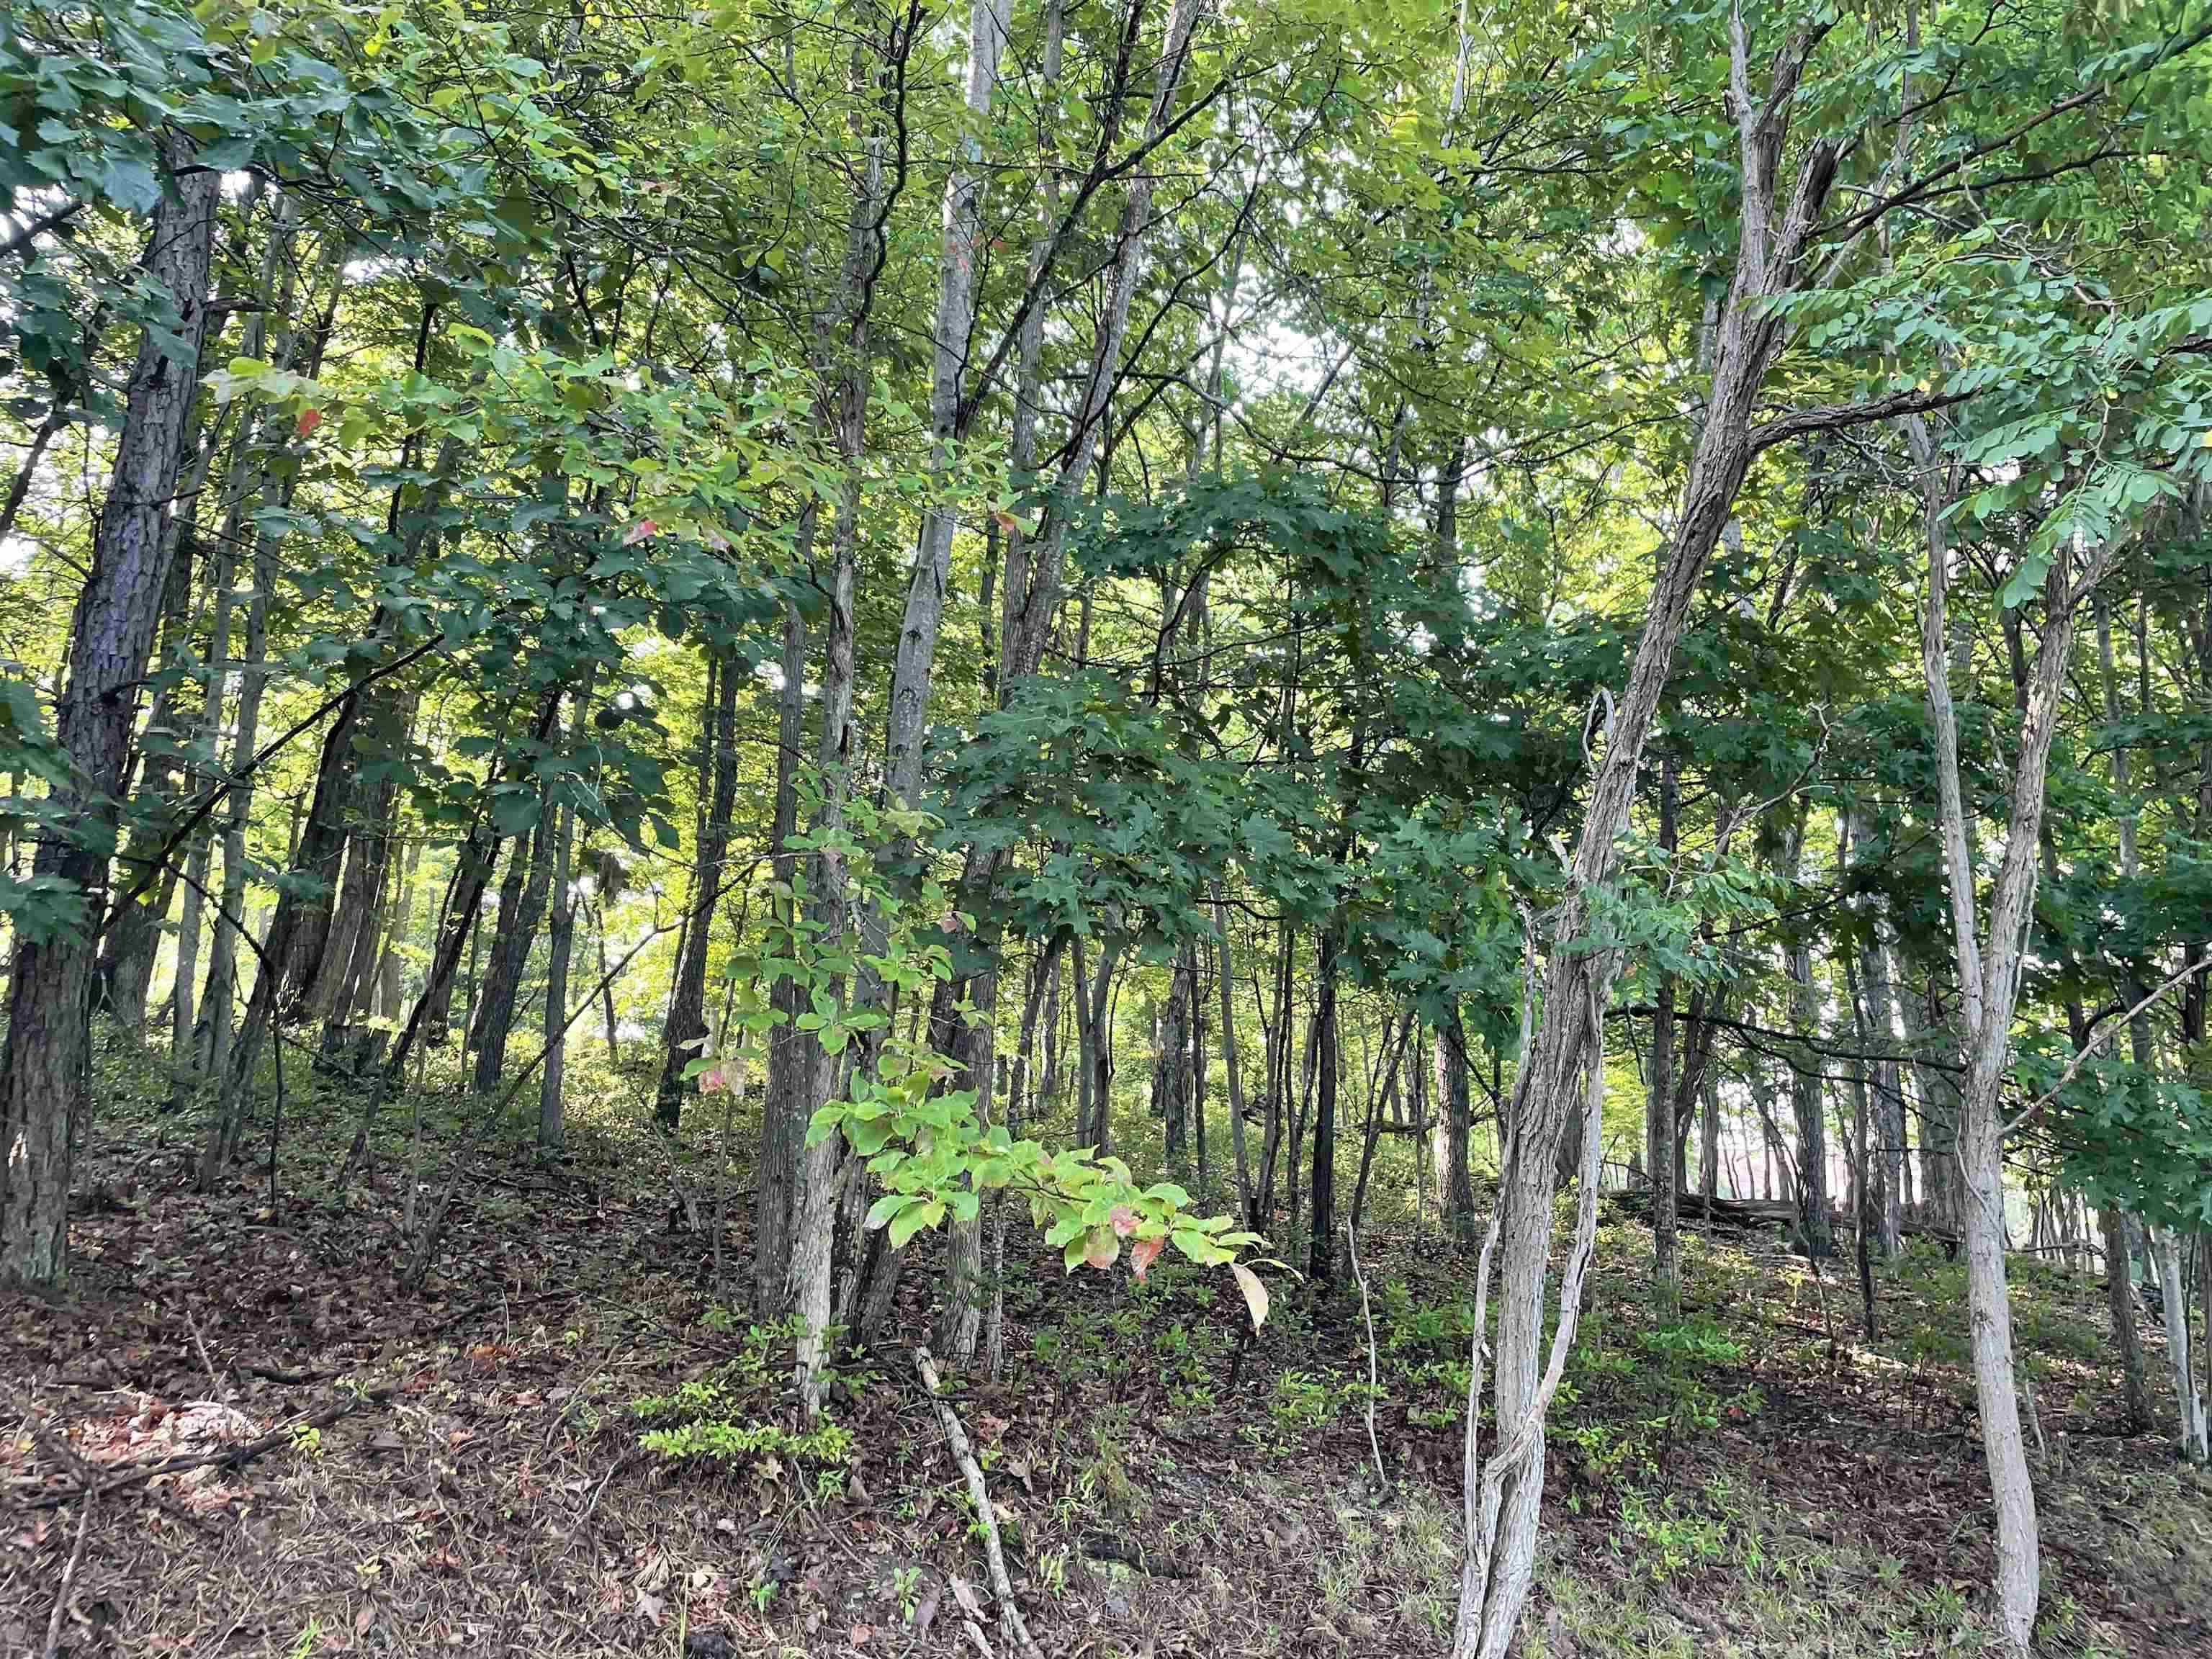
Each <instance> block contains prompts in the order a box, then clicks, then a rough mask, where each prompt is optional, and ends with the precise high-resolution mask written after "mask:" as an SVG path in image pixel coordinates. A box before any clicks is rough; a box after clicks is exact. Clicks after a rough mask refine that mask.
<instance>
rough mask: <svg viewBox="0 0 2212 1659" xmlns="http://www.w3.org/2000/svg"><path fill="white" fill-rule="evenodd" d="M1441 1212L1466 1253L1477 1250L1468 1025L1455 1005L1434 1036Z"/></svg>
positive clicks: (1448, 1231)
mask: <svg viewBox="0 0 2212 1659" xmlns="http://www.w3.org/2000/svg"><path fill="white" fill-rule="evenodd" d="M1436 1074H1437V1087H1436V1097H1437V1098H1436V1121H1437V1129H1436V1136H1437V1139H1436V1153H1437V1176H1436V1179H1437V1215H1438V1216H1439V1217H1440V1218H1442V1220H1443V1228H1444V1231H1445V1233H1446V1234H1447V1235H1448V1236H1449V1237H1450V1239H1451V1241H1452V1243H1454V1244H1455V1246H1457V1247H1458V1248H1459V1249H1462V1250H1470V1249H1474V1242H1475V1236H1474V1180H1473V1177H1472V1176H1471V1175H1470V1174H1469V1172H1468V1157H1469V1150H1468V1140H1469V1139H1470V1138H1471V1136H1472V1133H1473V1129H1474V1100H1473V1097H1472V1094H1471V1092H1470V1091H1469V1089H1468V1052H1467V1026H1466V1024H1465V1023H1464V1022H1463V1021H1462V1018H1461V1016H1460V1011H1459V1007H1458V1006H1457V1005H1456V1004H1455V1005H1454V1006H1452V1008H1451V1009H1450V1011H1449V1012H1448V1013H1447V1014H1446V1015H1445V1017H1444V1018H1443V1019H1442V1020H1441V1021H1439V1022H1438V1023H1437V1031H1436Z"/></svg>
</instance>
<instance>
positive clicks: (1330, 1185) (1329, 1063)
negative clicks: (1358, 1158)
mask: <svg viewBox="0 0 2212 1659" xmlns="http://www.w3.org/2000/svg"><path fill="white" fill-rule="evenodd" d="M1337 949H1338V946H1337V939H1336V933H1335V930H1334V928H1324V929H1323V930H1322V936H1321V948H1320V950H1319V951H1318V952H1317V953H1316V963H1315V973H1316V976H1317V977H1318V979H1319V981H1320V997H1321V1006H1320V1007H1319V1008H1318V1009H1317V1010H1316V1017H1315V1020H1314V1029H1315V1030H1316V1033H1317V1034H1318V1035H1317V1037H1316V1042H1315V1048H1316V1063H1317V1064H1318V1066H1319V1068H1320V1073H1321V1075H1320V1079H1319V1081H1320V1088H1319V1090H1318V1091H1317V1096H1318V1098H1317V1099H1316V1103H1315V1105H1314V1143H1313V1237H1312V1240H1311V1242H1310V1246H1309V1249H1308V1252H1307V1271H1308V1272H1310V1273H1311V1274H1312V1276H1313V1278H1314V1279H1315V1280H1316V1282H1317V1283H1319V1284H1322V1285H1326V1284H1328V1283H1329V1282H1330V1281H1331V1280H1332V1279H1334V1278H1335V1277H1336V1090H1337V1074H1338V1070H1339V1067H1340V1052H1339V1051H1340V1047H1341V1038H1340V1033H1339V1031H1338V1026H1337V1008H1338V999H1337V984H1336V957H1337Z"/></svg>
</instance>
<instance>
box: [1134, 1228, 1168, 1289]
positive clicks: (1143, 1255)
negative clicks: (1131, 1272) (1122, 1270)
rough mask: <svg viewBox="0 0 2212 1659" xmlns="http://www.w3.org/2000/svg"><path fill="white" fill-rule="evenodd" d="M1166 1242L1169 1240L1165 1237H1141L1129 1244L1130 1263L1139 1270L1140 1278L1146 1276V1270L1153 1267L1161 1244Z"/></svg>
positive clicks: (1138, 1275)
mask: <svg viewBox="0 0 2212 1659" xmlns="http://www.w3.org/2000/svg"><path fill="white" fill-rule="evenodd" d="M1164 1243H1167V1240H1166V1239H1165V1238H1164V1237H1162V1238H1140V1239H1139V1240H1138V1241H1137V1242H1136V1243H1133V1244H1132V1245H1131V1246H1129V1265H1130V1266H1131V1267H1134V1268H1135V1269H1136V1270H1137V1277H1138V1278H1139V1279H1142V1278H1144V1276H1145V1273H1146V1269H1148V1268H1149V1267H1151V1266H1152V1262H1153V1261H1154V1260H1155V1259H1157V1258H1158V1255H1159V1253H1160V1246H1162V1245H1163V1244H1164Z"/></svg>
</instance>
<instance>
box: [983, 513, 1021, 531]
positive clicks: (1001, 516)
mask: <svg viewBox="0 0 2212 1659" xmlns="http://www.w3.org/2000/svg"><path fill="white" fill-rule="evenodd" d="M991 516H992V517H993V518H994V519H996V520H998V521H999V528H1000V529H1001V530H1003V531H1005V532H1006V534H1008V535H1009V536H1015V535H1019V534H1020V533H1021V528H1022V521H1021V520H1019V519H1017V518H1016V517H1015V516H1014V515H1013V514H1012V513H993V514H992V515H991Z"/></svg>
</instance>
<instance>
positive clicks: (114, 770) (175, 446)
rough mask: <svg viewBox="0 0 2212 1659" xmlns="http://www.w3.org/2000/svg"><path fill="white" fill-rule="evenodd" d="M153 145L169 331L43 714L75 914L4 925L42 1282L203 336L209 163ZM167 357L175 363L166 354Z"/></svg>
mask: <svg viewBox="0 0 2212 1659" xmlns="http://www.w3.org/2000/svg"><path fill="white" fill-rule="evenodd" d="M164 143H165V152H166V153H165V155H164V158H163V159H164V162H165V166H166V169H167V173H168V174H169V177H168V179H167V180H166V182H165V188H164V192H163V196H162V199H161V205H160V206H159V207H158V208H156V209H155V213H154V221H153V234H152V237H151V239H150V240H149V245H148V251H147V254H146V259H145V271H146V275H147V277H148V280H149V284H150V285H151V286H152V287H153V288H154V289H157V290H159V291H160V292H161V293H162V294H164V295H167V297H168V298H169V300H170V301H172V302H173V305H174V307H175V309H176V314H177V319H178V327H177V329H176V330H175V331H174V333H173V334H172V332H171V331H169V330H167V328H162V327H157V326H155V325H149V326H148V328H147V329H146V331H145V332H144V334H143V337H142V339H141V341H140V343H139V348H138V356H137V362H135V363H134V365H133V366H132V368H131V379H130V381H129V383H128V385H127V386H126V389H125V398H124V410H123V426H122V432H121V435H120V436H119V437H118V440H117V442H116V447H115V465H114V469H113V471H112V473H111V474H110V476H109V479H108V486H107V496H106V502H105V504H104V506H103V507H102V508H101V512H100V527H99V530H98V532H97V533H96V535H95V536H94V542H93V557H92V571H91V574H90V576H89V578H88V580H87V581H86V584H85V586H84V590H83V592H82V597H81V598H80V599H79V601H78V605H77V609H76V621H75V625H74V627H73V628H72V629H71V630H70V658H69V678H68V682H67V684H66V685H65V686H64V689H63V691H62V694H61V699H60V707H59V709H58V717H57V719H56V722H55V728H56V737H57V738H58V742H59V744H60V746H61V747H62V749H63V750H64V751H66V752H67V754H68V755H69V757H70V763H71V766H72V769H73V770H74V771H75V773H76V780H77V781H76V783H75V784H74V785H73V786H72V787H70V788H66V789H58V790H56V791H55V792H54V799H53V805H54V807H55V809H56V811H57V812H58V813H59V814H61V815H63V816H64V818H66V817H70V816H75V817H78V818H80V819H82V821H83V822H84V823H86V825H87V826H88V829H89V831H90V833H88V834H86V835H82V836H71V837H70V839H69V840H68V841H66V842H46V843H45V844H42V845H41V846H40V848H39V851H38V856H37V860H36V863H35V866H34V868H35V871H36V872H37V873H38V874H39V875H41V876H48V877H52V878H57V879H58V880H59V881H61V882H63V883H64V884H67V886H68V887H69V888H70V889H71V890H74V891H75V892H76V894H78V895H80V896H82V901H83V902H84V904H85V906H86V918H85V921H83V922H82V924H81V925H80V927H77V928H76V929H70V930H64V931H62V932H58V933H55V934H54V935H53V936H52V937H50V938H46V939H33V938H28V937H25V936H22V935H20V934H19V935H18V937H17V942H16V945H15V960H14V963H13V965H12V967H11V969H10V971H9V981H8V1038H7V1046H6V1049H5V1051H4V1058H3V1059H0V1146H4V1147H5V1148H6V1149H7V1156H6V1157H5V1158H4V1160H0V1277H5V1278H7V1279H12V1280H15V1281H17V1282H20V1283H24V1284H32V1285H58V1284H60V1283H61V1282H62V1280H63V1279H64V1276H65V1275H66V1273H67V1270H68V1259H69V1190H70V1173H71V1168H70V1166H71V1159H72V1156H73V1149H74V1147H75V1146H76V1144H77V1143H78V1142H79V1141H81V1140H82V1139H83V1138H84V1134H85V1132H86V1127H87V1123H86V1121H85V1120H86V1118H87V1116H88V1107H86V1106H85V1105H84V1104H83V1100H82V1088H83V1084H84V1078H85V1072H86V1068H87V1065H88V1060H89V1058H90V1056H89V1053H88V1026H87V1008H88V999H89V997H90V995H91V993H92V977H93V969H94V964H95V956H94V952H95V949H96V945H95V942H94V939H92V938H91V937H90V934H89V929H90V927H91V925H92V922H91V919H92V917H94V916H96V915H98V914H99V902H100V901H99V895H100V891H101V890H102V888H103V887H104V886H105V884H106V879H107V858H106V854H105V853H103V852H102V851H101V850H100V848H101V847H102V846H103V845H112V839H111V838H112V835H113V833H114V828H115V823H116V819H117V816H118V803H117V800H116V799H115V797H116V795H117V793H118V791H119V790H121V788H122V787H123V784H124V778H125V768H126V767H127V765H128V763H129V760H130V750H131V721H132V718H133V715H134V713H135V711H136V708H137V698H136V697H135V696H133V695H131V689H132V688H133V687H135V686H136V685H137V683H138V682H139V681H140V680H141V679H143V678H144V676H145V672H146V660H147V658H148V656H149V653H151V651H152V649H153V645H154V631H155V623H156V622H157V620H158V618H159V617H160V613H161V596H162V592H163V591H164V589H165V588H166V587H167V581H168V574H169V573H168V571H167V568H165V567H164V565H163V564H162V562H161V553H162V550H163V549H164V546H165V537H164V534H163V532H164V529H165V527H166V520H167V514H168V512H169V510H170V503H171V502H172V501H173V500H174V499H175V495H176V489H177V478H178V475H179V471H180V470H181V469H182V466H183V462H184V443H185V431H186V429H187V427H188V424H189V422H190V419H191V404H192V401H193V399H194V398H196V397H197V395H198V391H199V380H198V375H197V371H196V368H195V367H194V365H195V363H196V360H197V356H198V352H199V347H200V342H201V339H202V337H203V336H204V332H205V330H206V324H207V311H206V300H207V292H208V268H209V265H210V262H211V261H212V258H213V256H214V245H215V218H216V199H217V195H218V191H219V190H220V184H221V181H220V179H219V177H218V175H217V174H216V173H214V172H213V171H207V172H199V173H188V174H183V175H181V176H180V175H179V169H180V168H181V167H183V166H184V165H185V162H186V161H188V159H189V155H190V152H189V150H188V149H187V148H186V146H185V143H184V142H183V141H182V140H179V139H168V140H165V141H164ZM179 351H180V352H181V356H182V357H183V359H184V361H183V362H178V361H176V357H175V356H174V355H173V354H177V353H179Z"/></svg>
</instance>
